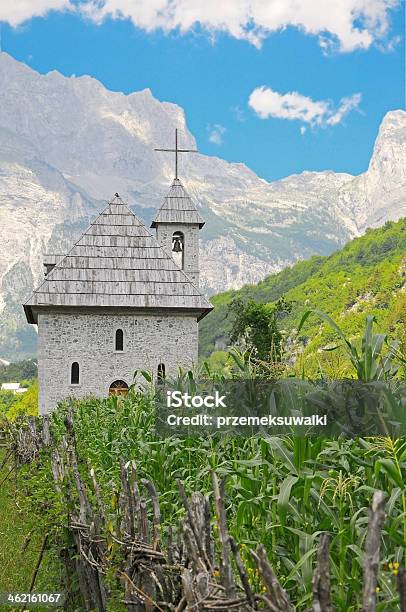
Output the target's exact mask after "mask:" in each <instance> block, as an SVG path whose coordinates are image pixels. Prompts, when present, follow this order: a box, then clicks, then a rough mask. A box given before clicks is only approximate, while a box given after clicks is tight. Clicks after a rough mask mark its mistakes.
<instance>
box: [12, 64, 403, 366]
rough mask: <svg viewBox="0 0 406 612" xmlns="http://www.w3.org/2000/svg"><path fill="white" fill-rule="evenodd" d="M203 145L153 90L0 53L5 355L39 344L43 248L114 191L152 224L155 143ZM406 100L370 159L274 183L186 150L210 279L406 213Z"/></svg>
mask: <svg viewBox="0 0 406 612" xmlns="http://www.w3.org/2000/svg"><path fill="white" fill-rule="evenodd" d="M175 127H177V128H179V129H180V131H181V138H182V145H183V146H187V147H190V148H194V147H195V144H196V143H195V140H194V138H193V136H192V134H191V133H190V132H189V130H188V129H187V125H186V120H185V114H184V111H183V109H181V108H180V107H179V106H176V105H175V104H171V103H167V102H160V101H158V100H156V99H155V98H154V97H153V96H152V94H151V92H150V91H149V90H144V91H140V92H135V93H132V94H130V95H124V94H123V93H120V92H112V91H108V90H107V89H106V88H105V87H104V86H103V85H102V84H101V83H99V82H98V81H97V80H95V79H93V78H91V77H87V76H85V77H79V78H76V77H70V78H67V77H64V76H62V75H61V74H59V73H58V72H55V71H53V72H50V73H49V74H47V75H40V74H38V73H37V72H35V71H33V70H32V69H31V68H29V67H27V66H26V65H24V64H22V63H20V62H17V61H16V60H14V59H13V58H12V57H10V56H9V55H7V54H6V53H0V356H2V357H5V358H15V357H16V356H17V355H18V356H19V357H23V356H25V355H29V354H32V353H33V351H34V350H35V333H34V332H33V330H32V329H30V328H29V327H27V326H26V325H25V324H24V319H23V315H22V310H21V302H22V301H24V300H25V298H26V297H27V295H28V294H29V292H30V289H31V287H32V286H33V285H34V284H36V283H37V282H38V281H39V280H40V278H41V276H42V273H43V270H42V254H43V252H54V253H60V252H62V253H63V252H66V250H67V248H68V246H69V245H70V244H71V243H72V241H73V240H74V239H75V237H77V236H78V235H79V234H80V232H81V231H83V230H84V229H85V227H86V225H87V224H88V223H89V221H91V220H92V218H94V217H95V215H96V214H97V212H98V211H99V210H100V209H101V208H102V207H103V206H104V205H105V201H106V200H107V199H108V198H109V197H111V196H112V194H113V193H114V192H116V191H118V192H119V193H120V194H121V195H122V196H123V197H124V198H125V199H126V200H127V202H128V203H129V205H130V206H131V207H132V209H133V210H134V212H135V213H136V214H137V215H139V216H140V217H141V218H143V219H144V220H145V221H146V222H149V220H150V219H151V217H152V214H153V211H154V210H155V209H156V208H157V206H159V204H160V202H161V200H162V198H163V196H164V195H165V192H166V191H167V190H168V187H169V184H170V182H171V180H172V178H173V160H172V159H171V156H169V155H167V154H165V153H156V152H155V151H154V147H156V146H164V147H166V146H168V145H171V143H172V142H173V136H174V129H175ZM405 161H406V112H404V111H393V112H390V113H388V114H387V115H386V117H385V118H384V120H383V123H382V125H381V129H380V132H379V135H378V138H377V141H376V145H375V149H374V153H373V156H372V159H371V163H370V166H369V169H368V171H367V172H366V173H364V174H363V175H360V176H357V177H353V176H351V175H349V174H342V173H334V172H329V171H327V172H318V173H317V172H304V173H302V174H300V175H293V176H290V177H287V178H285V179H283V180H280V181H275V182H273V183H268V182H266V181H265V180H263V179H261V178H259V177H258V176H256V175H255V174H254V173H253V172H252V171H251V170H250V169H249V168H247V167H246V166H244V165H243V164H231V163H228V162H226V161H224V160H222V159H219V158H216V157H208V156H204V155H200V154H195V155H189V156H184V159H182V172H181V176H182V179H183V182H184V184H185V186H186V188H187V189H188V191H189V192H190V194H191V195H192V196H193V197H194V198H195V200H196V203H197V205H198V206H199V207H200V209H201V213H202V215H203V216H204V218H205V219H206V225H205V227H204V229H203V231H202V258H201V259H202V263H201V265H202V284H203V288H204V290H205V291H206V292H207V293H208V294H211V293H215V292H219V291H222V290H224V289H227V288H230V287H235V288H236V287H239V286H241V285H243V284H245V283H253V282H257V281H258V280H260V279H261V278H263V277H264V276H266V275H267V274H269V273H272V272H276V271H278V270H280V269H281V268H283V267H285V266H287V265H289V264H291V263H293V262H294V261H296V260H298V259H302V258H306V257H308V256H310V255H312V254H314V253H319V254H327V253H330V252H331V251H333V250H335V249H337V248H338V247H340V246H341V245H343V244H344V243H345V242H347V241H348V240H349V239H350V238H352V237H354V236H357V235H359V234H361V233H362V232H363V231H364V229H365V228H366V227H367V226H373V225H379V224H382V223H383V222H384V221H385V220H387V219H397V218H399V217H400V216H402V215H404V214H405V211H406V197H405V195H406V186H405V172H406V165H405Z"/></svg>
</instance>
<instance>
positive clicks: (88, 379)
mask: <svg viewBox="0 0 406 612" xmlns="http://www.w3.org/2000/svg"><path fill="white" fill-rule="evenodd" d="M118 328H120V329H122V330H123V331H124V351H123V352H116V351H115V332H116V330H117V329H118ZM38 337H39V349H38V376H39V411H40V414H47V413H49V412H51V411H52V410H53V409H54V408H55V407H56V405H57V403H58V402H59V401H61V400H63V399H64V398H66V397H69V396H74V397H83V396H85V395H96V396H99V397H102V396H106V395H107V394H108V390H109V387H110V385H111V384H112V383H113V382H114V381H115V380H124V381H125V382H126V383H127V384H128V385H130V384H131V383H132V382H133V375H134V371H135V370H149V371H151V372H153V373H154V374H155V376H156V372H157V368H158V364H159V363H164V364H165V370H166V374H167V375H172V374H176V372H177V371H178V368H179V367H183V368H190V367H193V365H196V364H197V351H198V324H197V321H196V316H192V315H191V316H187V315H185V314H179V315H177V314H163V315H158V314H156V315H147V314H140V315H136V314H132V313H131V314H111V313H107V312H91V311H90V312H89V313H88V314H85V313H83V314H79V313H77V312H76V313H75V312H64V313H57V312H55V311H52V310H50V311H46V312H41V313H40V314H39V315H38ZM74 361H77V362H78V363H79V367H80V382H79V385H71V384H70V371H71V365H72V363H73V362H74Z"/></svg>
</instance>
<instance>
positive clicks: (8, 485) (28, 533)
mask: <svg viewBox="0 0 406 612" xmlns="http://www.w3.org/2000/svg"><path fill="white" fill-rule="evenodd" d="M3 458H4V450H2V449H0V464H1V463H2V461H3ZM9 469H10V466H9V465H7V467H5V468H4V469H2V470H1V471H0V481H1V480H2V479H3V478H4V477H5V475H6V474H7V471H8V470H9ZM17 488H18V480H17V484H16V482H15V479H14V476H13V477H12V478H11V479H8V480H7V481H6V482H5V483H4V484H2V485H1V487H0V592H27V591H28V590H29V587H30V583H31V578H32V575H33V572H34V569H35V566H36V562H37V559H38V556H39V553H40V550H41V546H42V542H43V538H44V534H41V533H38V531H36V530H35V526H36V522H37V521H36V517H35V516H34V515H32V514H28V513H27V512H26V511H24V510H23V509H21V507H20V505H19V503H18V499H17V496H16V489H17ZM60 584H61V578H60V567H59V561H58V556H57V552H56V551H55V550H54V549H51V550H47V551H46V552H45V556H44V558H43V561H42V564H41V567H40V569H39V572H38V576H37V580H36V582H35V591H36V592H49V591H54V592H55V591H59V590H60V588H61V587H60ZM8 609H10V610H11V608H8ZM36 610H39V608H36ZM48 610H49V608H48Z"/></svg>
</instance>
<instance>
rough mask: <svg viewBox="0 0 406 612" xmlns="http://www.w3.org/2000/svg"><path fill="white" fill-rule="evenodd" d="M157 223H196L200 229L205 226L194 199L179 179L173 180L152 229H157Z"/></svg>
mask: <svg viewBox="0 0 406 612" xmlns="http://www.w3.org/2000/svg"><path fill="white" fill-rule="evenodd" d="M157 223H177V224H178V223H196V224H197V225H198V226H199V227H200V228H202V227H203V225H204V221H203V219H202V217H201V216H200V215H199V213H198V212H197V209H196V206H195V205H194V204H193V200H192V198H191V197H190V195H189V194H188V193H187V191H186V190H185V188H184V187H183V185H182V183H181V181H180V180H179V179H178V178H175V179H174V180H173V183H172V185H171V188H170V190H169V193H168V195H167V196H165V198H164V201H163V203H162V206H161V208H160V209H159V210H158V212H157V214H156V216H155V219H154V220H153V222H152V223H151V227H156V224H157Z"/></svg>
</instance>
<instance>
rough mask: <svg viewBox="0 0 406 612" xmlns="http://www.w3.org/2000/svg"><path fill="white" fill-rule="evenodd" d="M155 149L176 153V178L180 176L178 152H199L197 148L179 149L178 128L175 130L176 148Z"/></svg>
mask: <svg viewBox="0 0 406 612" xmlns="http://www.w3.org/2000/svg"><path fill="white" fill-rule="evenodd" d="M154 151H164V152H165V153H175V179H177V178H178V153H198V151H197V150H196V149H179V148H178V130H177V129H176V130H175V148H174V149H154Z"/></svg>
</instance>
